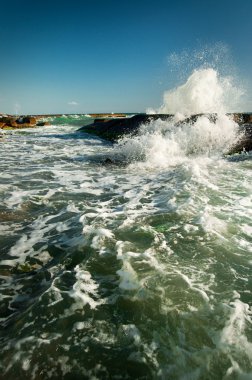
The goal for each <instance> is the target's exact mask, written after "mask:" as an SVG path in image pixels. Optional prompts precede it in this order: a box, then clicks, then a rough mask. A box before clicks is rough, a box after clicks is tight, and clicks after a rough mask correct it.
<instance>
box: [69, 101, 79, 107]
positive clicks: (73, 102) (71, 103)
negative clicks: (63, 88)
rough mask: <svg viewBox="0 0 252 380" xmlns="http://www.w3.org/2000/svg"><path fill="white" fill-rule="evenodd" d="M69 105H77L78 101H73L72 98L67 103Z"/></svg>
mask: <svg viewBox="0 0 252 380" xmlns="http://www.w3.org/2000/svg"><path fill="white" fill-rule="evenodd" d="M67 104H68V105H69V106H78V105H79V103H78V102H75V101H74V100H72V101H71V102H68V103H67Z"/></svg>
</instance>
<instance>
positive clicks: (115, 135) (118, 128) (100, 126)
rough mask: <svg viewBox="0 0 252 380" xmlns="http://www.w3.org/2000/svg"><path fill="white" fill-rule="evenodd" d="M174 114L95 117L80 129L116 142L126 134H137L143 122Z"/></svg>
mask: <svg viewBox="0 0 252 380" xmlns="http://www.w3.org/2000/svg"><path fill="white" fill-rule="evenodd" d="M171 116H172V115H163V114H160V115H157V114H155V115H146V114H139V115H134V116H132V117H128V118H115V119H95V120H94V122H93V123H92V124H89V125H86V126H84V127H82V128H80V129H79V131H83V132H86V133H90V134H93V135H96V136H99V137H101V138H103V139H105V140H109V141H112V142H115V141H117V140H119V139H120V138H121V137H123V136H124V135H134V134H137V132H138V130H139V127H140V126H141V124H146V123H149V122H151V121H152V120H157V119H162V120H167V119H169V118H171Z"/></svg>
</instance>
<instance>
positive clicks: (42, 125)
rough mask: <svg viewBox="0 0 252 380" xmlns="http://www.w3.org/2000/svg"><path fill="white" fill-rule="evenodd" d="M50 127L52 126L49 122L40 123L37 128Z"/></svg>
mask: <svg viewBox="0 0 252 380" xmlns="http://www.w3.org/2000/svg"><path fill="white" fill-rule="evenodd" d="M48 125H51V124H50V123H49V121H39V122H38V123H37V126H38V127H45V126H48Z"/></svg>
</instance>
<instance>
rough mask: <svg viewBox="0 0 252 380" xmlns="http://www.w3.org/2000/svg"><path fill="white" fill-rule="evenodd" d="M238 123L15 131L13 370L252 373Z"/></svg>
mask: <svg viewBox="0 0 252 380" xmlns="http://www.w3.org/2000/svg"><path fill="white" fill-rule="evenodd" d="M79 121H80V124H82V125H83V124H84V123H87V122H88V121H87V118H86V117H84V116H83V117H82V119H81V120H79ZM68 122H69V120H68ZM71 122H72V121H71ZM55 123H56V121H55ZM62 124H65V125H62ZM236 127H237V126H236V125H235V123H233V122H232V121H230V120H229V119H227V118H226V117H225V116H224V115H222V116H219V117H218V119H217V121H216V122H215V123H211V122H209V120H208V119H207V120H206V118H204V117H202V118H201V119H199V120H198V121H197V122H196V124H194V127H193V126H191V125H183V126H181V127H179V128H176V127H174V124H172V122H171V121H169V122H162V121H160V120H159V121H156V122H154V123H152V124H149V125H147V126H143V127H142V129H141V131H140V134H139V135H138V136H137V137H134V138H129V137H127V138H124V139H123V140H122V141H120V142H119V144H117V145H116V146H112V145H111V144H110V143H106V142H104V141H101V140H99V139H98V138H92V137H91V136H88V135H85V134H83V133H81V132H76V129H77V127H76V126H73V125H72V126H70V125H68V123H67V122H65V123H63V121H62V120H60V125H54V126H51V127H41V128H36V129H34V130H23V131H14V132H13V131H12V132H6V136H5V138H4V140H3V141H1V147H0V148H1V160H0V169H1V186H0V191H1V205H0V217H1V227H0V233H1V236H0V244H1V256H0V258H1V265H0V279H1V283H0V287H1V309H0V310H1V314H0V315H1V319H0V323H1V333H0V344H1V346H0V378H1V379H8V380H14V379H19V378H20V379H35V380H37V379H49V378H50V379H192V380H194V379H251V378H252V309H251V305H252V277H251V269H252V237H251V236H252V175H251V174H252V159H251V158H252V156H251V155H249V154H248V155H241V156H239V157H238V156H233V157H225V156H224V155H223V153H225V149H226V147H227V146H228V145H231V144H232V141H235V139H236V136H237V128H236ZM223 128H226V129H224V131H225V132H223V133H222V131H223ZM206 135H207V136H208V138H206ZM216 136H219V138H217V137H216ZM192 147H193V148H192ZM106 158H110V160H111V161H112V162H114V163H112V164H106Z"/></svg>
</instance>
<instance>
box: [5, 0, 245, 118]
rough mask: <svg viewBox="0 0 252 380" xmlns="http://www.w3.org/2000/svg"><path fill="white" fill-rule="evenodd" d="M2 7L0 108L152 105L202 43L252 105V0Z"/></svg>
mask: <svg viewBox="0 0 252 380" xmlns="http://www.w3.org/2000/svg"><path fill="white" fill-rule="evenodd" d="M0 14H1V28H0V58H1V59H0V112H4V113H9V114H49V113H95V112H97V113H98V112H144V111H145V110H146V108H149V107H152V108H156V107H159V106H160V105H161V103H162V96H163V93H164V91H165V90H167V89H169V88H172V87H174V86H178V85H179V84H181V82H182V81H183V80H185V76H186V75H187V74H190V71H192V70H193V69H195V68H196V67H197V65H198V64H199V62H197V60H196V59H195V57H196V55H197V54H196V52H200V51H208V52H209V51H210V58H209V60H210V61H211V60H212V61H215V63H216V60H215V58H213V55H215V56H216V55H217V56H218V54H219V56H221V59H220V60H221V62H220V61H219V62H218V65H219V67H218V69H220V70H222V73H224V75H231V74H232V75H234V77H235V80H236V81H237V82H238V83H241V84H242V85H243V86H245V88H246V90H247V94H246V102H245V103H246V105H245V106H244V107H245V108H246V109H242V110H240V111H252V43H251V40H252V28H251V22H250V17H251V14H252V1H251V0H239V1H238V0H175V1H169V0H71V1H65V0H59V1H58V0H43V1H34V0H32V1H31V0H1V3H0ZM174 57H176V59H175V60H174Z"/></svg>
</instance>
